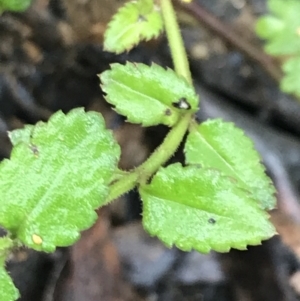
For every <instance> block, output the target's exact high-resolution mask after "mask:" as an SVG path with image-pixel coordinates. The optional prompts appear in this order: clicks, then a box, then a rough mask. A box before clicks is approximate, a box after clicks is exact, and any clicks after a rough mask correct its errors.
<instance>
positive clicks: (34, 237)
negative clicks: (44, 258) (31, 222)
mask: <svg viewBox="0 0 300 301" xmlns="http://www.w3.org/2000/svg"><path fill="white" fill-rule="evenodd" d="M31 238H32V241H33V242H34V243H35V244H36V245H41V244H42V243H43V240H42V238H41V237H40V236H38V235H36V234H33V235H32V237H31Z"/></svg>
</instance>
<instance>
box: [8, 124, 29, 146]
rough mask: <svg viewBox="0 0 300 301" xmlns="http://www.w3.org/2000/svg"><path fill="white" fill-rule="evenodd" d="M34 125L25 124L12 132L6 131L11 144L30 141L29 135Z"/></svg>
mask: <svg viewBox="0 0 300 301" xmlns="http://www.w3.org/2000/svg"><path fill="white" fill-rule="evenodd" d="M33 128H34V125H31V124H26V125H25V126H24V128H23V129H16V130H14V131H12V132H8V137H9V139H10V141H11V143H12V145H14V146H15V145H17V144H18V143H21V142H24V143H30V135H31V133H32V131H33Z"/></svg>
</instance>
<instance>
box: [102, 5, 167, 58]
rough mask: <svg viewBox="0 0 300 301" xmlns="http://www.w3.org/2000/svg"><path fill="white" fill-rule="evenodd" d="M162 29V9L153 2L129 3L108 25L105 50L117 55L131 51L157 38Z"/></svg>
mask: <svg viewBox="0 0 300 301" xmlns="http://www.w3.org/2000/svg"><path fill="white" fill-rule="evenodd" d="M162 29H163V21H162V16H161V14H160V8H159V6H158V5H156V4H154V2H153V0H138V1H132V2H129V3H127V4H126V5H125V6H123V7H122V8H121V9H120V10H119V11H118V13H117V14H116V15H115V16H114V18H113V19H112V21H111V22H110V23H109V24H108V29H107V30H106V32H105V36H104V49H105V50H107V51H111V52H115V53H121V52H123V51H129V50H130V49H131V48H133V47H134V46H135V45H136V44H138V43H139V42H140V41H142V40H146V41H148V40H150V39H152V38H155V37H157V36H158V35H159V34H160V32H161V31H162Z"/></svg>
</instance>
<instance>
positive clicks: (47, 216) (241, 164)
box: [0, 0, 275, 301]
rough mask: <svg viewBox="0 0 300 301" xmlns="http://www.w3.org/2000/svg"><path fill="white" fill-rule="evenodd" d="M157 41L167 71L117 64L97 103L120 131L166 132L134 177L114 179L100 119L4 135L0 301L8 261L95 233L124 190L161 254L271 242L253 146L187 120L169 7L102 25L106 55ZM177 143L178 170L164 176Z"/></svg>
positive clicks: (57, 117) (60, 117) (122, 174)
mask: <svg viewBox="0 0 300 301" xmlns="http://www.w3.org/2000/svg"><path fill="white" fill-rule="evenodd" d="M163 30H165V32H166V35H167V39H168V42H169V45H170V50H171V55H172V58H173V62H174V66H175V71H173V70H171V69H164V68H162V67H160V66H158V65H156V64H152V65H151V66H147V65H144V64H141V63H132V62H127V63H126V64H125V65H121V64H113V65H111V69H110V70H107V71H105V72H103V73H102V74H101V75H100V80H101V87H102V89H103V91H104V92H105V94H106V100H107V101H108V102H109V103H110V104H112V105H113V106H114V109H115V110H116V111H117V112H118V113H119V114H121V115H124V116H126V117H127V121H128V122H131V123H137V124H141V125H142V126H144V127H147V126H155V125H158V124H163V125H166V126H168V127H169V128H170V131H169V133H168V134H167V135H166V137H165V139H164V141H163V142H162V144H161V145H160V146H159V147H158V148H157V149H156V150H155V151H154V152H153V153H152V154H151V155H150V156H149V158H148V159H147V160H146V161H145V162H144V163H142V164H141V165H140V166H138V167H136V168H134V169H133V170H130V171H124V170H120V169H119V168H118V161H119V159H120V147H119V145H118V144H117V142H116V141H115V140H114V138H113V135H112V133H111V132H110V131H109V130H107V129H106V128H105V123H104V120H103V117H102V116H101V115H100V114H99V113H96V112H85V111H84V109H82V108H77V109H74V110H72V111H70V112H69V113H68V114H64V113H62V112H61V111H59V112H57V113H55V114H54V115H53V116H52V117H51V118H50V119H49V121H48V122H47V123H44V122H38V123H37V124H36V125H27V126H25V127H24V128H23V129H19V130H15V131H12V132H10V133H9V137H10V140H11V142H12V144H13V150H12V153H11V158H10V159H6V160H4V161H2V163H1V164H0V187H1V188H0V202H1V206H0V225H1V227H3V228H4V229H5V230H6V233H7V234H6V235H5V236H4V237H1V238H0V264H1V266H0V292H1V293H0V294H1V300H5V301H11V300H16V299H17V298H18V296H19V293H18V290H17V289H16V288H15V286H14V284H13V282H12V280H11V278H10V277H9V274H8V273H7V271H6V270H5V262H6V260H7V257H8V255H9V254H10V253H11V252H12V250H14V249H15V248H19V247H21V246H26V247H28V248H32V249H34V250H37V251H44V252H53V251H55V249H56V247H58V246H61V247H63V246H69V245H72V244H73V243H74V242H75V241H77V240H78V239H79V237H80V231H82V230H84V229H87V228H89V227H91V226H92V225H93V223H94V222H95V220H96V219H97V214H96V212H95V210H96V209H97V208H100V207H101V206H104V205H106V204H108V203H110V202H111V201H113V200H114V199H116V198H117V197H119V196H121V195H122V194H124V193H126V192H128V191H130V190H131V189H133V188H134V187H137V188H138V191H139V193H140V196H141V199H142V203H143V214H142V215H143V225H144V228H145V229H146V231H148V232H149V233H150V235H153V236H157V237H158V238H159V239H160V240H161V241H163V242H164V243H165V244H166V245H167V246H169V247H171V246H173V245H175V246H177V247H178V248H179V249H181V250H184V251H190V250H191V249H196V250H197V251H199V252H203V253H207V252H209V251H210V250H215V251H219V252H227V251H229V249H230V248H236V249H239V250H244V249H246V247H247V245H256V244H260V243H261V241H262V240H264V239H268V238H269V237H271V236H272V235H274V233H275V230H274V227H273V225H272V224H271V223H270V222H269V217H268V214H267V212H266V210H269V209H272V208H273V207H274V205H275V199H274V188H273V186H272V184H271V181H270V179H269V178H268V177H267V176H266V175H265V172H264V167H263V166H262V165H261V163H260V158H259V155H258V154H257V152H256V151H255V150H254V147H253V143H252V142H251V141H250V139H248V138H247V137H246V136H245V135H244V133H243V132H242V130H241V129H238V128H236V127H235V126H234V124H232V123H229V122H223V121H222V120H219V119H217V120H208V121H206V122H203V123H202V124H198V123H197V122H196V120H195V113H196V112H197V111H198V109H199V98H198V95H197V94H196V92H195V89H194V87H193V85H192V78H191V74H190V71H189V67H188V60H187V56H186V52H185V49H184V45H183V42H182V38H181V35H180V29H179V27H178V24H177V21H176V15H175V12H174V8H173V6H172V2H171V0H160V1H155V0H138V1H132V2H129V3H127V4H126V5H125V6H124V7H122V8H121V9H120V10H119V11H118V13H117V14H116V15H115V16H114V18H113V20H112V21H111V23H110V24H109V25H108V29H107V32H106V35H105V44H104V47H105V49H106V50H108V51H113V52H116V53H121V52H123V51H128V50H130V49H131V48H132V47H133V46H134V45H136V44H138V42H139V41H141V40H149V39H151V38H154V37H157V36H158V35H159V34H160V33H161V32H162V31H163ZM200 109H201V102H200ZM186 134H187V136H186ZM185 136H186V140H185V144H184V155H185V162H184V164H182V163H174V164H169V165H168V164H167V162H168V160H169V159H170V158H171V157H172V156H173V154H174V152H175V151H176V150H177V148H178V147H179V145H180V144H181V143H182V142H183V138H184V137H185Z"/></svg>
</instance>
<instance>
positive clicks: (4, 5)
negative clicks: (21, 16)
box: [0, 0, 32, 13]
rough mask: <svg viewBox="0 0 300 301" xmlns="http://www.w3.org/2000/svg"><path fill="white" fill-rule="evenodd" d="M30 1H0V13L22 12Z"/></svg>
mask: <svg viewBox="0 0 300 301" xmlns="http://www.w3.org/2000/svg"><path fill="white" fill-rule="evenodd" d="M31 2H32V0H0V13H1V12H2V11H6V10H8V11H17V12H18V11H24V10H26V9H27V8H28V7H29V6H30V4H31Z"/></svg>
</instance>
